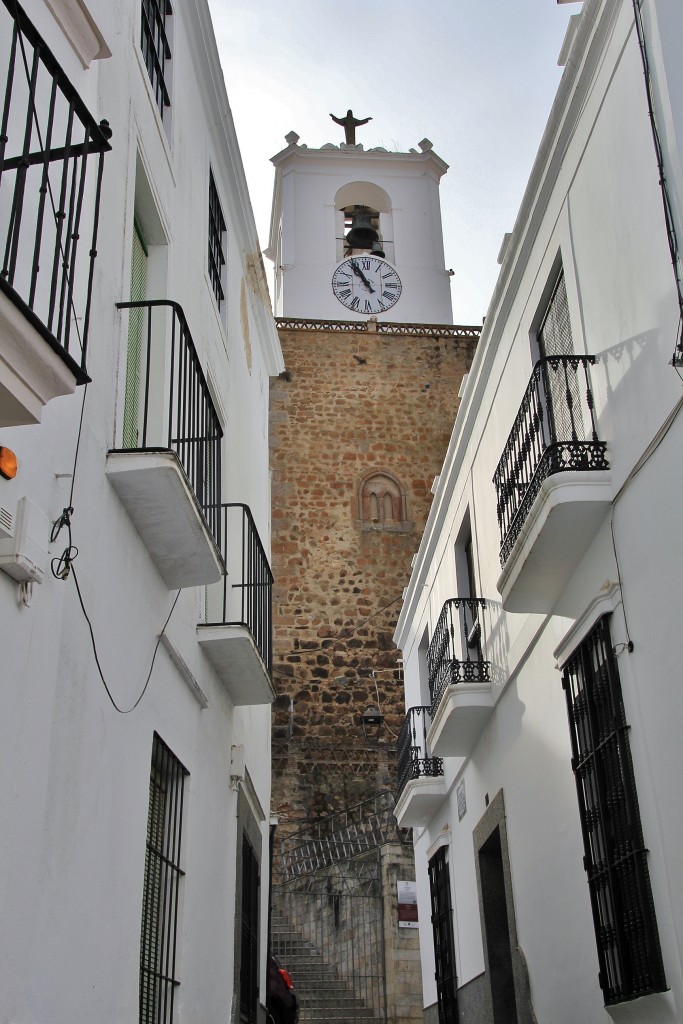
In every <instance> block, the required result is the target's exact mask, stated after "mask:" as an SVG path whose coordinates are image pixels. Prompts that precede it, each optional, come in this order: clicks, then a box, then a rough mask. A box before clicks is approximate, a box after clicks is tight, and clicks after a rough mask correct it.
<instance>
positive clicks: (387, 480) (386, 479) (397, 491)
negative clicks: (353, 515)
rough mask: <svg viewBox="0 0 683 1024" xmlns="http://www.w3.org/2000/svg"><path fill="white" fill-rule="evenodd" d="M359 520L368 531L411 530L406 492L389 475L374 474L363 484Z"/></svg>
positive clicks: (360, 494)
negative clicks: (408, 520)
mask: <svg viewBox="0 0 683 1024" xmlns="http://www.w3.org/2000/svg"><path fill="white" fill-rule="evenodd" d="M358 497H359V502H358V505H359V513H360V515H359V518H360V521H361V524H362V525H363V527H364V528H366V529H372V528H374V529H400V530H405V529H410V527H411V525H412V524H410V523H408V522H407V518H408V516H407V511H406V499H405V492H404V490H403V488H402V487H401V485H400V483H399V482H398V480H396V479H395V478H394V477H393V476H391V475H389V473H384V472H382V473H373V474H372V475H371V476H369V477H366V478H365V480H364V481H363V482H362V483H361V486H360V490H359V495H358Z"/></svg>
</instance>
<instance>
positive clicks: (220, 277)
mask: <svg viewBox="0 0 683 1024" xmlns="http://www.w3.org/2000/svg"><path fill="white" fill-rule="evenodd" d="M225 266H226V265H225V220H224V218H223V211H222V209H221V204H220V200H219V198H218V190H217V189H216V182H215V181H214V178H213V172H212V171H209V277H210V278H211V287H212V288H213V293H214V295H215V296H216V302H217V303H218V308H219V310H220V311H221V312H223V311H224V307H225V283H226V274H225Z"/></svg>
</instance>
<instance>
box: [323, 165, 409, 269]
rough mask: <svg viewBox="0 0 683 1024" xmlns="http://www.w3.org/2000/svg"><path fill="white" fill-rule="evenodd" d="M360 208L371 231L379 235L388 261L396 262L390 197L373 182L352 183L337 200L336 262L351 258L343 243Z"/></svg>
mask: <svg viewBox="0 0 683 1024" xmlns="http://www.w3.org/2000/svg"><path fill="white" fill-rule="evenodd" d="M357 206H364V207H365V208H366V209H367V211H368V215H369V217H370V221H371V224H372V227H374V228H375V230H376V231H377V233H378V235H379V240H380V242H381V245H382V250H383V252H384V255H385V257H386V259H387V260H388V261H389V262H390V263H393V262H394V240H393V239H394V227H393V218H392V215H391V197H390V196H389V195H388V193H387V192H385V191H384V189H383V188H380V187H379V185H375V184H373V183H372V182H370V181H350V182H348V184H346V185H343V186H342V187H341V188H340V189H339V191H338V192H337V194H336V196H335V197H334V209H335V211H336V213H335V224H336V238H337V260H343V259H344V257H345V256H347V255H348V252H347V249H346V246H345V244H344V240H345V238H346V236H347V234H348V233H349V231H350V229H351V219H352V217H353V213H354V211H355V208H356V207H357Z"/></svg>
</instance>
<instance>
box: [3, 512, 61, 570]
mask: <svg viewBox="0 0 683 1024" xmlns="http://www.w3.org/2000/svg"><path fill="white" fill-rule="evenodd" d="M49 538H50V521H49V519H48V518H47V516H46V515H45V513H44V512H41V510H40V509H39V508H38V506H37V505H35V504H34V503H33V502H32V501H31V500H30V499H29V498H20V499H19V501H18V502H17V509H16V512H15V513H14V515H12V514H11V513H10V512H9V510H8V509H6V508H2V507H0V569H2V571H3V572H6V573H7V575H8V576H11V577H12V579H15V580H16V581H17V582H18V583H24V582H28V581H29V580H30V581H31V582H33V583H42V582H43V579H44V577H45V570H46V567H47V561H48V550H47V548H48V542H49Z"/></svg>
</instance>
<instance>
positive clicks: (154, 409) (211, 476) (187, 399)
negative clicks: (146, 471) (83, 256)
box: [116, 299, 223, 545]
mask: <svg viewBox="0 0 683 1024" xmlns="http://www.w3.org/2000/svg"><path fill="white" fill-rule="evenodd" d="M116 306H117V308H118V309H142V310H146V314H147V315H146V322H145V334H146V344H145V345H144V346H143V352H142V359H143V364H144V394H143V409H142V417H141V421H140V431H139V436H138V441H139V442H140V443H138V444H137V445H134V446H130V447H127V448H123V449H117V450H119V451H121V450H123V451H131V450H133V451H167V450H170V451H174V452H175V453H176V455H177V456H178V459H179V460H180V464H181V466H182V467H183V469H184V471H185V474H186V476H187V479H188V482H189V484H190V486H191V488H192V490H193V491H194V493H195V496H196V498H197V501H198V503H199V507H200V508H201V510H202V512H203V514H204V517H205V519H206V521H207V524H208V526H209V529H210V530H211V533H212V534H213V536H214V539H215V540H216V543H217V544H219V545H220V543H221V516H220V509H221V505H220V495H221V439H222V437H223V429H222V427H221V425H220V420H219V418H218V413H217V412H216V408H215V406H214V403H213V399H212V398H211V394H210V392H209V387H208V384H207V382H206V378H205V376H204V371H203V370H202V366H201V363H200V361H199V356H198V355H197V350H196V348H195V345H194V341H193V340H192V334H191V333H190V329H189V327H188V325H187V320H186V319H185V314H184V312H183V309H182V306H180V304H179V303H177V302H172V301H170V300H168V299H146V300H143V301H140V302H117V303H116ZM158 309H164V310H168V309H170V310H171V313H172V316H171V329H170V332H168V331H167V330H166V321H165V319H164V321H163V323H162V325H161V326H162V329H161V330H159V329H158V325H155V324H154V323H153V311H154V310H158ZM155 326H157V330H154V327H155ZM159 379H161V380H163V381H164V382H165V394H162V391H161V390H160V389H159V387H158V383H157V382H158V381H159ZM162 397H164V398H165V401H164V402H161V401H160V400H161V399H162ZM160 404H161V405H162V406H163V408H161V409H160V408H159V406H160Z"/></svg>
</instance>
